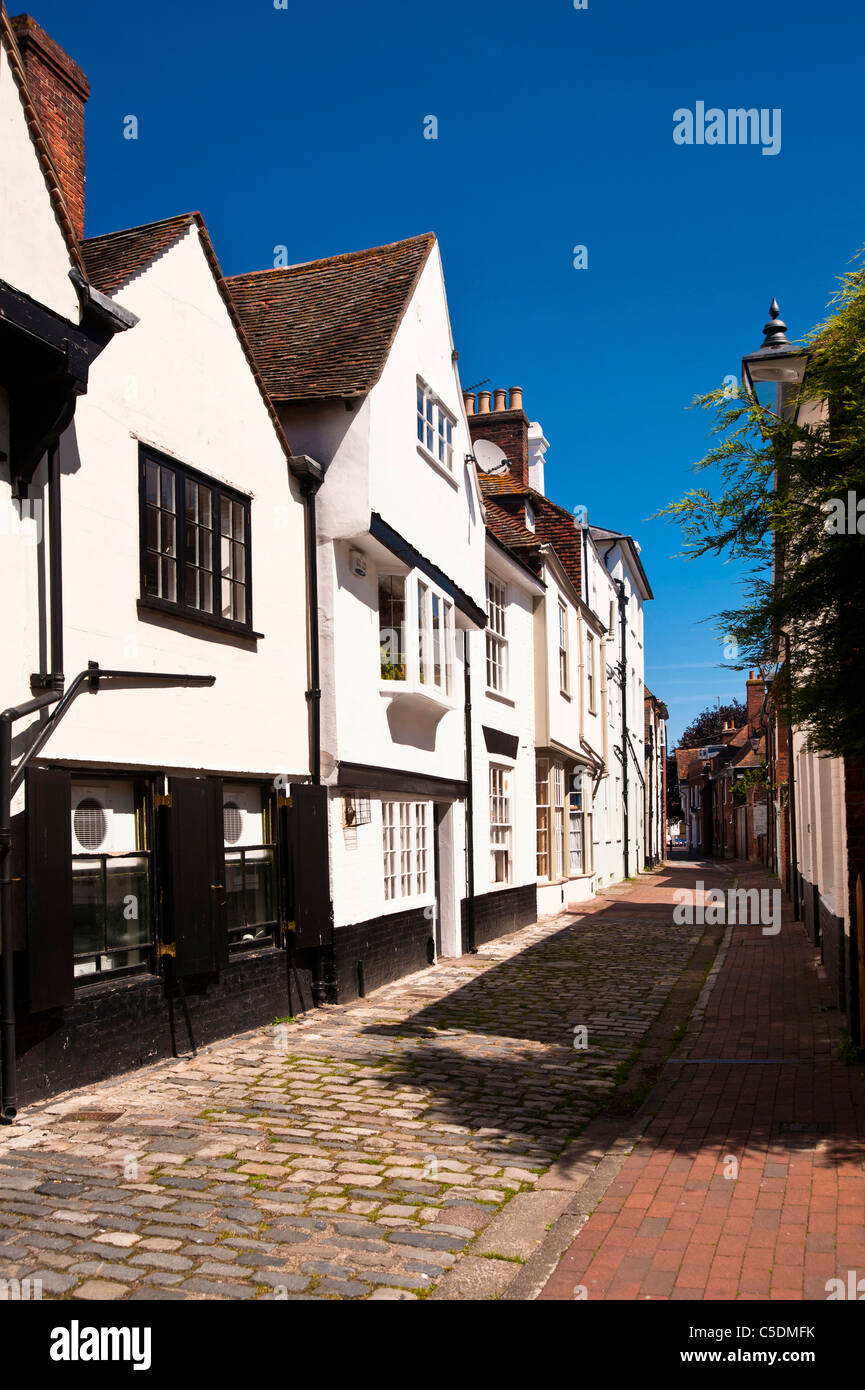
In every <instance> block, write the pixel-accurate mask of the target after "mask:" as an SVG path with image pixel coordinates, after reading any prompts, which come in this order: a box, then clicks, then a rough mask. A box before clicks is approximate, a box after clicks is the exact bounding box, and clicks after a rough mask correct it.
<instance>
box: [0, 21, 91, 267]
mask: <svg viewBox="0 0 865 1390" xmlns="http://www.w3.org/2000/svg"><path fill="white" fill-rule="evenodd" d="M21 18H22V19H23V18H26V16H21ZM31 22H32V21H31ZM0 36H2V45H3V47H4V48H5V50H6V53H7V55H8V58H9V66H10V68H11V69H12V75H13V77H14V79H15V83H16V85H17V87H18V91H19V93H20V95H21V101H22V103H23V106H24V115H25V117H26V120H27V128H28V130H29V131H30V139H31V140H32V141H33V144H34V146H35V148H36V154H37V157H38V159H39V163H40V165H41V166H42V173H43V176H44V178H45V183H46V185H47V187H48V192H49V194H50V196H51V202H52V203H53V204H54V212H55V214H56V217H57V220H58V222H59V223H60V230H61V231H62V233H63V239H64V241H65V242H66V247H67V250H68V251H69V256H70V259H71V261H72V264H73V265H74V266H75V269H76V270H78V271H80V272H81V274H82V275H83V274H84V262H83V260H82V258H81V249H80V246H79V243H78V237H77V235H76V232H75V226H74V224H73V222H72V217H71V215H70V212H69V207H68V204H67V202H66V198H65V195H64V193H63V184H62V183H61V181H60V175H59V174H58V172H57V166H56V164H55V163H54V155H53V153H52V150H51V145H50V143H49V141H48V137H47V136H46V134H45V130H44V128H43V126H42V123H41V121H40V120H39V116H38V115H37V113H36V107H35V105H34V103H33V99H32V97H31V95H30V92H29V90H28V87H27V77H26V74H25V71H24V63H23V60H22V58H21V51H20V49H19V47H18V41H17V39H16V38H15V31H14V30H13V28H12V25H11V23H10V21H9V15H8V13H7V10H6V6H5V4H3V3H2V0H0ZM82 76H83V74H82Z"/></svg>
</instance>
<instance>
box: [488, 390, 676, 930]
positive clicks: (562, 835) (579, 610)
mask: <svg viewBox="0 0 865 1390" xmlns="http://www.w3.org/2000/svg"><path fill="white" fill-rule="evenodd" d="M491 402H492V408H491ZM466 404H467V410H468V423H469V428H470V430H471V435H472V441H473V446H474V453H475V457H476V460H477V466H478V471H479V478H480V485H481V491H482V494H483V498H484V504H485V507H486V514H487V522H488V525H489V527H490V529H491V531H492V532H493V533H494V534H495V535H496V536H497V537H498V538H499V539H500V540H501V541H502V542H504V543H506V544H507V545H508V546H509V547H510V548H511V549H512V550H513V551H514V552H515V553H516V554H517V555H519V556H521V557H522V558H523V560H524V562H525V563H526V564H527V565H529V567H530V568H531V569H532V570H533V572H534V573H535V574H537V575H538V577H539V578H540V579H541V581H542V583H543V594H544V596H543V601H542V602H540V603H539V604H538V605H537V607H536V610H535V652H534V669H535V752H536V796H537V802H536V830H537V883H538V906H539V910H540V911H541V912H553V911H560V910H561V909H562V908H563V907H566V906H567V905H568V904H569V903H578V902H580V901H582V900H584V899H585V898H587V897H590V896H591V895H592V894H593V893H594V892H595V891H596V889H597V888H598V887H599V886H601V885H603V884H605V883H610V882H613V881H614V880H616V879H620V878H622V877H623V876H624V875H626V874H628V873H632V874H633V873H636V872H638V871H639V870H640V869H641V868H643V867H644V865H645V861H646V844H645V817H646V800H645V795H644V790H643V786H642V785H641V784H642V783H644V781H645V769H644V751H643V750H644V737H645V731H644V713H643V688H644V687H643V668H644V659H643V646H642V643H643V620H642V605H643V602H644V601H645V600H646V599H648V598H651V596H652V594H651V589H650V587H649V584H648V580H647V578H646V575H645V572H644V571H643V567H642V564H641V562H640V559H639V547H638V545H637V544H636V542H635V541H634V540H633V539H632V538H631V537H629V536H626V535H624V534H623V533H621V532H618V531H612V530H608V529H605V528H602V527H597V526H589V525H588V523H587V518H586V517H585V516H583V517H582V518H578V517H575V516H574V514H573V513H571V512H569V511H568V510H567V509H566V508H564V507H561V506H559V505H558V504H557V503H555V502H553V501H552V500H551V499H550V498H548V497H547V496H546V493H545V485H544V470H545V455H546V450H547V448H548V447H549V446H548V442H547V440H546V439H545V438H544V434H543V430H542V429H541V426H540V425H539V424H538V423H537V422H532V421H530V419H529V417H528V416H527V415H526V413H525V411H524V410H523V404H522V392H521V391H520V390H519V389H518V388H512V390H511V392H510V397H509V398H508V393H507V392H505V391H503V390H497V391H496V392H489V391H481V392H478V393H477V394H475V393H469V394H468V395H467V398H466ZM623 696H624V698H623Z"/></svg>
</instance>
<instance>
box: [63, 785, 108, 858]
mask: <svg viewBox="0 0 865 1390" xmlns="http://www.w3.org/2000/svg"><path fill="white" fill-rule="evenodd" d="M72 826H73V829H74V831H75V838H76V840H77V841H78V843H79V845H81V847H82V849H85V850H88V851H90V852H91V853H92V852H94V851H95V850H97V849H99V848H100V846H101V845H103V844H104V843H105V837H106V835H107V834H108V818H107V816H106V814H105V809H104V807H102V806H100V804H99V802H98V801H97V800H96V799H95V797H92V796H88V797H85V798H84V800H83V801H79V803H78V805H77V806H76V807H75V812H74V815H73V817H72Z"/></svg>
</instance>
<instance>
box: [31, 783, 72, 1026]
mask: <svg viewBox="0 0 865 1390" xmlns="http://www.w3.org/2000/svg"><path fill="white" fill-rule="evenodd" d="M24 785H25V797H26V801H25V805H26V818H27V971H28V977H29V986H30V1009H31V1011H32V1012H33V1013H39V1012H40V1011H41V1010H43V1009H56V1008H60V1007H61V1006H62V1005H64V1004H71V1003H72V1002H73V1000H74V998H75V972H74V968H73V966H74V961H73V943H72V788H71V781H70V777H69V773H68V772H63V771H54V770H53V769H49V768H44V767H28V768H27V770H26V773H25V784H24Z"/></svg>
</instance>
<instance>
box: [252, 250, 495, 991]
mask: <svg viewBox="0 0 865 1390" xmlns="http://www.w3.org/2000/svg"><path fill="white" fill-rule="evenodd" d="M229 283H230V288H231V293H232V296H233V299H234V302H235V304H236V305H237V309H238V312H239V314H240V316H241V319H242V321H243V323H244V324H245V326H246V328H247V331H248V333H249V336H250V340H251V342H252V344H253V350H254V352H255V355H256V360H257V361H258V364H259V367H260V370H261V373H262V376H263V378H264V380H265V382H266V385H267V389H268V392H269V395H270V398H271V400H272V401H273V402H274V405H275V407H276V409H277V410H278V412H279V417H280V420H281V422H282V424H283V427H284V429H285V431H286V434H287V436H288V437H289V439H290V440H291V443H292V447H293V449H294V451H295V454H297V455H302V456H305V457H307V458H308V459H310V460H312V461H314V462H310V463H309V464H308V468H309V470H310V471H311V474H312V475H313V477H314V481H313V482H311V483H310V488H311V489H312V488H313V487H317V488H318V491H317V496H316V499H315V508H314V510H315V520H314V525H315V537H316V560H317V572H318V620H319V632H320V641H319V644H318V645H319V657H320V672H321V675H320V691H321V695H320V706H321V711H320V733H319V735H318V739H317V742H318V744H319V747H320V755H321V769H320V771H321V783H322V787H323V788H324V789H325V792H324V795H326V807H327V809H326V815H327V825H328V853H327V865H326V866H325V872H324V874H323V876H322V877H323V886H324V888H325V893H324V897H323V899H322V902H321V904H320V913H321V914H329V913H331V912H332V927H331V930H330V936H329V939H328V940H327V941H326V942H323V943H322V947H323V949H322V950H321V951H320V952H319V953H318V955H317V957H316V961H315V964H314V967H313V968H314V969H316V970H317V971H318V983H319V987H320V989H321V991H322V992H324V990H325V987H326V988H327V995H328V997H330V998H334V997H335V998H338V999H339V1000H345V999H351V998H353V997H355V996H356V995H357V994H358V993H363V992H365V991H366V990H369V989H371V988H374V987H376V986H377V985H380V984H383V983H385V982H386V981H387V980H390V979H394V978H397V977H398V976H400V975H404V974H406V973H408V972H410V971H412V970H417V969H419V968H421V967H422V966H424V965H425V964H427V963H428V962H429V961H431V960H433V959H434V958H435V956H436V954H441V955H458V954H460V953H461V951H462V949H463V942H464V930H465V931H468V930H469V929H470V926H471V922H470V918H469V917H468V908H467V906H466V899H467V897H468V896H469V894H470V888H471V884H470V879H469V874H468V873H467V860H466V851H467V828H466V810H467V805H468V804H469V803H470V802H472V801H474V803H475V806H476V808H477V807H479V806H480V805H481V804H483V805H484V806H485V807H486V803H487V798H488V794H489V783H488V779H487V778H486V777H484V778H483V781H482V785H481V786H480V787H477V788H476V787H475V786H474V785H473V783H474V776H475V775H480V765H479V764H478V767H477V768H476V767H475V766H474V764H472V766H471V767H469V766H467V758H466V742H467V739H466V734H467V710H466V703H467V687H466V670H465V661H464V642H465V640H466V639H467V638H468V640H469V647H470V653H471V649H472V646H473V644H472V641H471V635H472V634H473V633H476V632H479V630H480V629H482V628H483V627H484V625H485V621H486V612H485V608H486V586H485V528H484V519H483V514H482V507H481V499H480V495H479V492H478V485H477V479H476V476H475V470H474V467H473V465H472V463H471V460H470V455H471V444H470V440H469V434H468V429H467V425H466V420H465V413H464V409H463V402H462V394H461V390H460V385H459V378H458V374H457V367H456V353H455V351H454V346H453V339H452V336H451V329H450V322H449V317H448V309H447V300H446V295H445V287H444V279H443V274H442V265H441V258H440V255H439V249H438V245H437V243H436V240H435V238H434V237H433V236H432V235H426V236H420V237H414V238H412V239H410V240H408V241H404V242H398V243H396V244H394V245H391V246H384V247H375V248H373V249H371V250H368V251H360V252H354V253H351V254H348V255H343V256H336V257H333V258H330V259H327V260H321V261H315V262H312V263H310V264H306V265H300V266H291V267H286V268H284V269H277V270H266V271H259V272H256V273H253V274H250V275H242V276H237V277H235V278H234V279H232V280H231V281H230V282H229ZM474 645H475V646H476V645H477V644H474ZM480 650H481V649H478V651H479V652H480ZM479 669H480V670H482V669H483V667H482V663H480V662H479ZM314 698H317V697H314ZM488 835H489V830H488V823H487V828H486V830H485V831H484V833H483V835H480V836H477V837H476V844H475V856H474V861H475V872H476V874H477V877H478V879H479V881H483V879H484V877H485V863H486V856H487V855H488V852H489V851H488V849H486V848H485V847H484V842H485V841H486V840H487V839H488ZM515 862H516V861H515ZM512 868H513V866H512ZM467 919H468V920H467Z"/></svg>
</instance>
